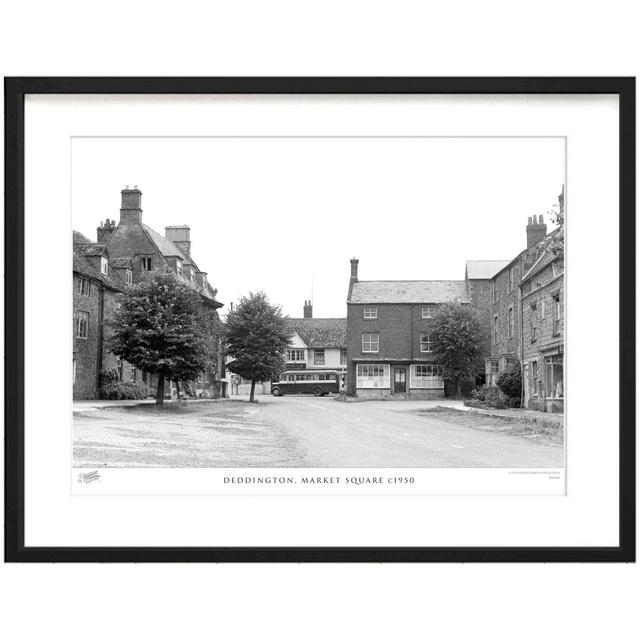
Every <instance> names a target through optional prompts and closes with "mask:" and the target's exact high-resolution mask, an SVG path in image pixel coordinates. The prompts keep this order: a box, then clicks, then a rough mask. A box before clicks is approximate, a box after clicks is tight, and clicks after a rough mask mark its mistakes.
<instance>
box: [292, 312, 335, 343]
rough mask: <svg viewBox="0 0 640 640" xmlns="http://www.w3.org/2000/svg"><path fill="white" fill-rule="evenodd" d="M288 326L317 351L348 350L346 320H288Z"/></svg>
mask: <svg viewBox="0 0 640 640" xmlns="http://www.w3.org/2000/svg"><path fill="white" fill-rule="evenodd" d="M287 324H288V325H289V328H290V329H291V330H292V331H295V332H296V333H297V334H298V335H299V336H300V337H301V338H302V340H303V341H304V343H305V344H306V345H307V347H310V348H315V349H346V348H347V319H346V318H287Z"/></svg>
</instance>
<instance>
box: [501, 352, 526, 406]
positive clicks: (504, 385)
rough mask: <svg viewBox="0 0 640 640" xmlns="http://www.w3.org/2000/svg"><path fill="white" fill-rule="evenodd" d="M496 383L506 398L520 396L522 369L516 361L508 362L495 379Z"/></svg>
mask: <svg viewBox="0 0 640 640" xmlns="http://www.w3.org/2000/svg"><path fill="white" fill-rule="evenodd" d="M496 384H497V385H498V388H499V389H500V391H502V393H504V395H505V396H507V397H508V398H518V399H519V398H520V397H521V396H522V370H521V368H520V363H519V362H518V361H516V362H513V363H512V364H510V365H509V366H508V367H507V368H506V369H505V370H504V371H503V372H502V373H501V374H500V375H499V376H498V379H497V380H496Z"/></svg>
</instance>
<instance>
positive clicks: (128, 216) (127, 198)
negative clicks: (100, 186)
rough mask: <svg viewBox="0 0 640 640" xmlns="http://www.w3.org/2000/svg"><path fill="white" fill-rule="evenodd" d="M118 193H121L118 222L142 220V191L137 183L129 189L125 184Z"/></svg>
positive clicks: (125, 222)
mask: <svg viewBox="0 0 640 640" xmlns="http://www.w3.org/2000/svg"><path fill="white" fill-rule="evenodd" d="M120 193H121V194H122V205H121V207H120V222H121V223H123V224H127V223H129V224H131V223H136V222H142V208H141V205H142V191H140V189H138V187H137V185H136V186H135V187H134V188H133V189H129V185H127V186H126V187H125V188H124V189H123V190H122V191H121V192H120Z"/></svg>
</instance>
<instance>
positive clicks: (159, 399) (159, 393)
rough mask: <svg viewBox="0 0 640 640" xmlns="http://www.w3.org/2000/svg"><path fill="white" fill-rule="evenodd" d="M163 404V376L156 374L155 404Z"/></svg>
mask: <svg viewBox="0 0 640 640" xmlns="http://www.w3.org/2000/svg"><path fill="white" fill-rule="evenodd" d="M162 404H164V376H162V375H159V376H158V390H157V391H156V405H162Z"/></svg>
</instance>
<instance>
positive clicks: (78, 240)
mask: <svg viewBox="0 0 640 640" xmlns="http://www.w3.org/2000/svg"><path fill="white" fill-rule="evenodd" d="M73 244H91V240H89V238H87V236H85V235H84V234H83V233H80V232H79V231H76V230H75V229H74V230H73Z"/></svg>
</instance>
